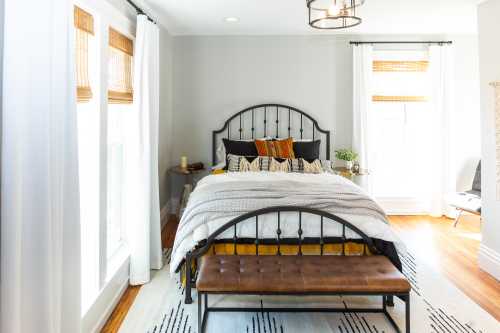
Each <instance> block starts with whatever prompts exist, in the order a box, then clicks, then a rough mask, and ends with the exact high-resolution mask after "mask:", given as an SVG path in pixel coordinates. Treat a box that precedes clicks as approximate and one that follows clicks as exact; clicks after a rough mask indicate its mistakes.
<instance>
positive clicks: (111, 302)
mask: <svg viewBox="0 0 500 333" xmlns="http://www.w3.org/2000/svg"><path fill="white" fill-rule="evenodd" d="M129 266H130V260H129V259H127V260H125V261H124V262H123V264H122V265H121V266H120V268H119V269H118V270H117V272H116V273H115V275H114V276H113V278H111V279H110V280H109V281H108V283H106V286H105V287H104V288H103V289H102V290H101V292H100V294H99V296H98V297H97V299H96V301H95V302H94V304H93V305H92V306H91V307H90V309H89V310H88V311H87V313H85V315H84V316H83V318H82V332H83V333H87V332H89V333H98V332H100V331H101V330H102V328H103V327H104V325H105V324H106V321H107V320H108V318H109V317H110V316H111V313H112V312H113V310H114V308H115V307H116V305H117V304H118V302H119V301H120V299H121V297H122V295H123V293H125V290H127V287H128V285H129Z"/></svg>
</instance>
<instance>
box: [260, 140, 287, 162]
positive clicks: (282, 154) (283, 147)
mask: <svg viewBox="0 0 500 333" xmlns="http://www.w3.org/2000/svg"><path fill="white" fill-rule="evenodd" d="M255 147H256V148H257V153H258V154H259V156H272V157H278V158H295V154H294V153H293V139H292V138H288V139H285V140H255Z"/></svg>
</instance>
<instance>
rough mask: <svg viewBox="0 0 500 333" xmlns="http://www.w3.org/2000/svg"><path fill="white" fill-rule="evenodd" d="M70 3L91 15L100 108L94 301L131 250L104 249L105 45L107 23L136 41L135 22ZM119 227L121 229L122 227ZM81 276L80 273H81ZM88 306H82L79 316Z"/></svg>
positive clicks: (112, 11)
mask: <svg viewBox="0 0 500 333" xmlns="http://www.w3.org/2000/svg"><path fill="white" fill-rule="evenodd" d="M73 5H75V6H78V7H80V8H81V9H83V10H85V11H87V12H88V13H90V14H91V15H92V16H93V18H94V38H95V46H96V49H97V51H96V52H97V53H98V54H97V59H98V64H96V68H97V72H98V75H97V78H96V83H97V86H96V87H95V89H94V87H93V92H94V98H96V99H97V101H96V105H97V106H98V108H99V125H98V126H99V193H98V196H99V199H98V200H99V208H98V209H99V227H98V229H99V235H98V239H99V244H98V246H99V249H98V253H99V263H98V275H99V276H98V289H99V291H98V293H97V295H95V299H94V301H93V302H95V301H96V300H97V298H98V296H99V293H100V292H101V291H102V290H103V288H105V287H106V285H107V283H108V282H109V281H110V280H111V279H112V278H113V277H114V276H115V274H116V273H117V272H118V270H119V268H120V267H121V266H122V265H123V264H124V263H125V262H126V261H127V260H128V259H129V257H130V251H129V248H128V245H127V244H126V242H122V244H121V245H120V247H119V248H118V249H117V250H116V251H115V252H114V253H113V254H112V255H111V256H110V257H109V258H108V253H107V234H108V233H107V193H108V192H107V190H108V189H107V182H108V172H107V168H108V159H107V155H108V153H107V143H108V103H109V102H108V70H107V68H108V48H109V42H108V40H109V27H112V28H113V29H115V30H117V31H119V32H120V33H122V34H123V35H124V36H126V37H127V38H130V39H131V40H132V41H133V43H134V45H135V31H136V23H135V21H134V20H133V17H129V16H127V15H126V14H124V13H122V12H120V11H119V10H118V9H116V8H114V7H113V6H112V5H111V4H109V3H107V2H106V1H99V0H74V1H73ZM122 230H124V229H123V228H122ZM123 236H124V235H123V233H122V237H123ZM82 278H83V276H82ZM91 307H92V305H90V306H89V307H88V308H87V309H83V308H82V311H83V312H82V316H84V315H85V313H86V311H87V310H89V309H90V308H91Z"/></svg>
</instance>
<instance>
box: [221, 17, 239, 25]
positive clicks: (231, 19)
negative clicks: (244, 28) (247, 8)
mask: <svg viewBox="0 0 500 333" xmlns="http://www.w3.org/2000/svg"><path fill="white" fill-rule="evenodd" d="M239 20H240V19H239V18H237V17H232V16H231V17H226V18H224V21H226V22H229V23H234V22H238V21H239Z"/></svg>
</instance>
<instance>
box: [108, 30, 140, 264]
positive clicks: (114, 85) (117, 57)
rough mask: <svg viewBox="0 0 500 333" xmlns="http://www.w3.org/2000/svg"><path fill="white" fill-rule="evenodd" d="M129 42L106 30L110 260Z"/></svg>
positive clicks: (119, 232) (118, 212)
mask: <svg viewBox="0 0 500 333" xmlns="http://www.w3.org/2000/svg"><path fill="white" fill-rule="evenodd" d="M133 46H134V44H133V41H132V40H131V39H130V38H128V37H126V36H124V35H123V34H121V33H120V32H118V31H117V30H115V29H113V28H109V47H108V103H109V105H108V147H107V149H108V198H107V202H108V217H107V255H108V259H111V258H112V257H113V256H114V255H115V253H116V252H117V251H118V250H119V248H120V246H121V245H123V239H124V238H123V236H124V233H125V230H124V229H125V228H124V225H123V224H124V220H123V214H122V212H123V207H124V206H123V184H124V182H125V178H124V170H125V166H124V153H125V142H126V135H125V134H126V133H125V125H126V122H127V117H128V116H129V115H130V108H131V107H132V100H133V89H132V63H133V56H134V48H133Z"/></svg>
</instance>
